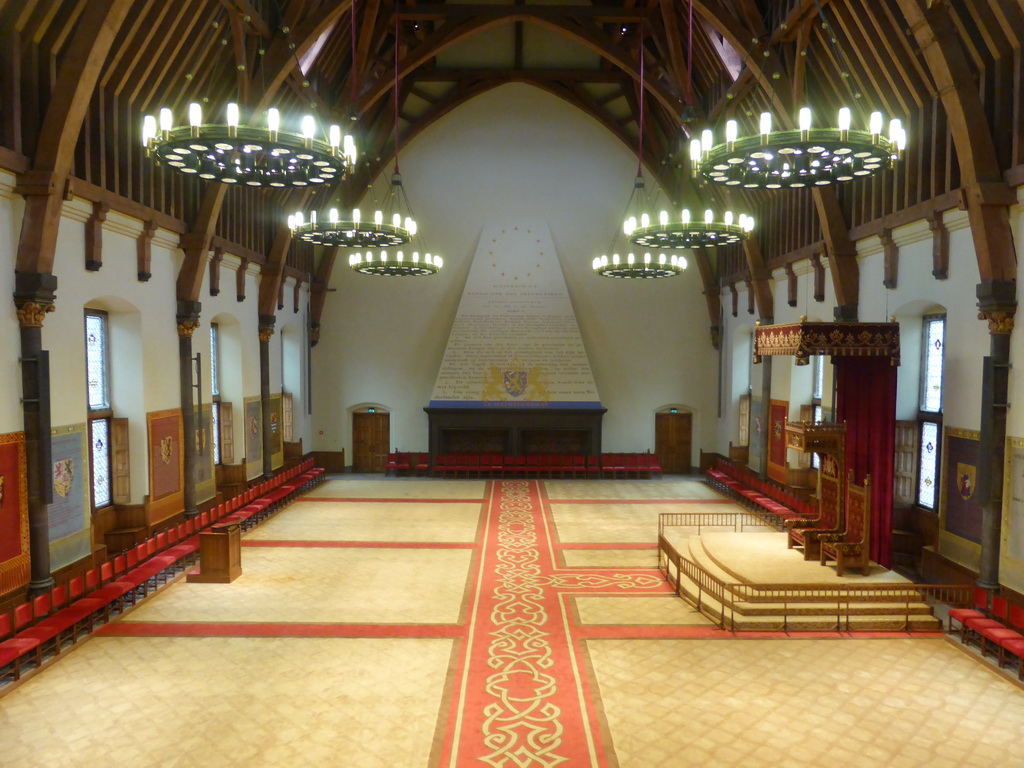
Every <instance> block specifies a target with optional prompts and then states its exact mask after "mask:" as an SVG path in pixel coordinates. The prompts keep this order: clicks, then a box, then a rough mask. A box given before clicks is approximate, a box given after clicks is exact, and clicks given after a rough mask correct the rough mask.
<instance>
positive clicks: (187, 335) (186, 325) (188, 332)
mask: <svg viewBox="0 0 1024 768" xmlns="http://www.w3.org/2000/svg"><path fill="white" fill-rule="evenodd" d="M198 327H199V321H198V320H181V321H179V322H178V335H179V336H180V337H181V338H183V339H191V338H192V334H193V333H195V331H196V328H198Z"/></svg>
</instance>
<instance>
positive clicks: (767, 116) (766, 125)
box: [760, 112, 772, 144]
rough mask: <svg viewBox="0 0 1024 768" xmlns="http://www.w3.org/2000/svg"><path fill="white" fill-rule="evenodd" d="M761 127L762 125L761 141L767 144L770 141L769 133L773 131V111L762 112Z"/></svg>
mask: <svg viewBox="0 0 1024 768" xmlns="http://www.w3.org/2000/svg"><path fill="white" fill-rule="evenodd" d="M760 127H761V143H762V144H767V143H768V134H770V133H771V132H772V113H771V112H762V113H761V121H760Z"/></svg>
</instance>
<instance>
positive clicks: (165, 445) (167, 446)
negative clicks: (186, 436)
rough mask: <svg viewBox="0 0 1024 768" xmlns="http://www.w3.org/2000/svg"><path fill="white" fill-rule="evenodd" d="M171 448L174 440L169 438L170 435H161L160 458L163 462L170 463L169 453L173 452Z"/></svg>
mask: <svg viewBox="0 0 1024 768" xmlns="http://www.w3.org/2000/svg"><path fill="white" fill-rule="evenodd" d="M173 450H174V441H173V440H172V439H171V436H170V435H168V436H167V437H161V438H160V460H161V461H162V462H163V463H164V464H170V463H171V453H172V452H173Z"/></svg>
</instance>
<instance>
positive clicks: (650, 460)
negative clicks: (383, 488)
mask: <svg viewBox="0 0 1024 768" xmlns="http://www.w3.org/2000/svg"><path fill="white" fill-rule="evenodd" d="M429 458H430V455H429V454H426V453H402V452H395V453H389V454H388V461H387V464H386V467H385V474H388V473H390V472H394V473H395V474H396V475H398V474H402V473H404V472H408V473H410V474H428V473H431V474H433V475H435V476H450V477H459V476H460V475H461V476H462V477H484V476H488V477H539V476H542V475H543V476H546V477H552V478H553V477H561V478H566V477H574V478H587V477H589V478H597V477H611V478H619V477H623V478H629V477H656V476H660V475H661V463H660V462H659V461H658V457H657V455H656V454H653V453H604V454H601V455H600V456H584V455H583V454H570V453H538V454H530V455H528V456H506V455H504V454H501V453H446V454H440V455H438V456H435V457H434V461H433V463H430V462H429Z"/></svg>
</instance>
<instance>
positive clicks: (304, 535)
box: [246, 483, 481, 543]
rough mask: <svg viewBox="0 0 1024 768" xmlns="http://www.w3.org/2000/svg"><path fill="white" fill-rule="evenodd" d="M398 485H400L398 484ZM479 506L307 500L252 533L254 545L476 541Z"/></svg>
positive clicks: (250, 533)
mask: <svg viewBox="0 0 1024 768" xmlns="http://www.w3.org/2000/svg"><path fill="white" fill-rule="evenodd" d="M399 485H401V483H399ZM480 515H481V505H480V504H479V503H475V504H438V503H432V504H417V503H415V502H406V503H392V502H362V501H360V502H339V501H310V502H305V501H304V502H301V503H298V504H293V505H292V506H291V507H290V508H289V509H288V514H287V515H277V516H276V517H273V518H271V519H270V520H268V521H267V522H265V523H263V524H262V525H260V526H259V527H258V528H254V529H253V530H252V531H250V532H249V533H248V534H246V538H247V539H252V540H254V541H275V540H278V541H288V540H291V541H388V542H393V541H410V542H456V543H471V542H473V541H475V539H476V535H477V527H478V525H479V522H480Z"/></svg>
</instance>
